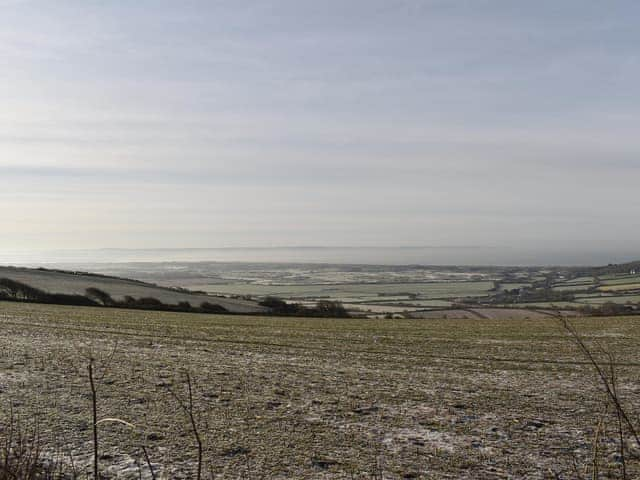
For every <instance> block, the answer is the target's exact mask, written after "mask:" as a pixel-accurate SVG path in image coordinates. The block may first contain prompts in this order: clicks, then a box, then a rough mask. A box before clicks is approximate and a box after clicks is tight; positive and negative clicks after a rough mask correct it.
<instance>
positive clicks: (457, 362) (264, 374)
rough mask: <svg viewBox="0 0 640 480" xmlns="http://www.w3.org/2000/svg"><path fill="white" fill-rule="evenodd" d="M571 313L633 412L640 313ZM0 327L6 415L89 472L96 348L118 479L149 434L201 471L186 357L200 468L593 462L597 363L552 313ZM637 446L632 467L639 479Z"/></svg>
mask: <svg viewBox="0 0 640 480" xmlns="http://www.w3.org/2000/svg"><path fill="white" fill-rule="evenodd" d="M573 322H574V324H575V325H576V327H577V328H578V329H579V330H580V331H582V332H584V334H585V335H586V338H587V339H589V340H594V339H597V340H598V342H599V343H600V344H601V345H602V346H604V347H605V348H608V349H611V350H612V351H615V352H616V362H617V364H618V366H617V373H618V376H619V389H620V393H621V396H622V398H623V400H624V402H625V404H626V405H628V408H629V409H630V412H631V416H632V418H638V416H637V413H638V411H640V403H639V402H638V400H639V399H640V396H639V394H640V380H639V378H638V372H639V371H640V363H638V359H637V354H638V341H639V340H640V318H638V317H621V318H585V319H574V320H573ZM0 328H1V329H2V330H1V331H2V334H1V335H0V352H1V353H0V402H1V403H2V405H3V408H2V409H1V410H0V412H1V413H0V415H1V417H0V425H7V424H8V423H9V416H10V415H11V414H13V416H14V417H15V418H17V419H19V421H20V422H21V424H22V425H24V426H25V428H26V426H27V425H29V424H30V422H34V421H36V420H37V422H38V425H39V426H38V429H39V432H40V434H41V435H42V438H43V441H44V442H45V443H46V444H47V445H48V449H47V452H48V454H49V455H51V456H56V457H58V458H63V459H64V461H67V462H69V463H71V459H73V464H74V466H75V468H76V469H79V470H82V471H88V469H89V463H90V453H91V449H92V436H91V435H92V434H91V395H90V389H89V381H88V377H87V365H88V358H90V357H91V356H93V357H95V358H96V359H97V360H96V367H97V373H98V375H97V379H98V382H97V392H98V416H99V418H107V417H109V418H118V419H122V420H126V421H127V422H130V423H131V424H133V425H134V426H135V427H131V426H126V425H122V424H119V423H115V422H105V423H101V424H100V436H101V460H100V462H101V469H102V470H103V471H104V472H105V473H107V474H110V475H111V478H114V477H117V478H138V476H139V474H140V471H141V472H142V476H143V477H144V478H151V475H150V472H149V471H148V469H147V467H146V466H145V462H144V460H142V452H141V445H145V446H146V447H147V451H148V453H149V457H150V460H151V462H152V463H153V465H154V468H155V469H156V470H157V472H161V474H159V475H158V478H195V476H194V469H195V465H196V457H197V450H196V442H195V440H194V436H193V435H192V432H191V427H190V424H189V419H188V418H187V416H186V415H185V412H184V411H183V410H181V408H180V399H181V400H185V399H186V393H185V376H184V372H185V371H188V372H189V373H190V375H191V378H192V380H193V404H194V409H195V419H196V421H197V424H198V427H199V430H200V432H201V435H202V441H203V445H204V466H205V468H204V470H205V472H206V476H205V477H207V478H208V477H209V475H210V473H213V475H215V476H216V478H269V479H270V478H278V479H284V478H345V479H351V478H362V479H364V478H389V479H391V478H429V479H431V478H433V479H441V478H466V479H485V478H486V479H490V478H577V477H578V475H577V474H576V470H575V468H578V469H579V470H581V471H582V473H586V471H587V467H589V465H590V464H591V458H592V438H593V435H594V430H595V428H596V425H597V423H598V418H599V415H600V413H601V411H602V405H603V403H602V398H603V395H602V392H601V389H600V387H599V385H598V383H597V381H596V380H595V377H594V373H593V370H592V368H591V366H590V365H588V364H586V362H584V359H583V358H582V356H581V355H580V354H579V352H578V351H577V350H576V348H575V346H574V345H573V343H572V342H571V341H570V340H569V339H568V338H567V336H566V335H565V333H564V332H563V330H562V329H561V327H560V326H559V324H558V323H557V321H555V320H554V319H550V318H540V319H535V320H533V319H526V320H524V319H514V320H509V321H498V320H491V319H468V320H393V321H391V320H353V319H351V320H327V319H293V318H286V319H282V318H273V317H264V318H263V317H255V316H254V317H241V316H213V315H196V314H173V313H160V312H140V311H127V310H117V309H99V308H78V307H58V306H42V305H32V304H12V303H0ZM114 347H115V350H114ZM109 359H110V360H109ZM105 364H108V365H109V368H108V369H107V370H106V373H105V374H104V376H103V375H102V366H103V365H105ZM10 406H11V408H9V407H10ZM604 425H605V428H604V432H603V433H601V435H600V440H601V445H600V451H601V455H602V461H601V467H600V471H601V474H602V475H603V477H602V478H616V476H618V475H619V472H620V462H619V460H620V459H619V458H618V457H616V451H615V441H614V440H615V438H616V435H617V433H616V431H615V428H614V425H613V423H611V424H609V423H608V422H604ZM0 428H3V427H0ZM6 432H7V430H6V428H4V429H2V430H0V437H2V436H3V435H5V436H6ZM629 455H630V456H629V458H628V459H627V465H626V468H627V473H628V475H629V477H628V478H637V475H639V474H640V470H638V466H637V459H634V458H633V455H635V453H634V452H633V451H632V452H631V453H630V454H629ZM138 465H140V467H138ZM575 465H577V467H576V466H575ZM589 478H591V477H589Z"/></svg>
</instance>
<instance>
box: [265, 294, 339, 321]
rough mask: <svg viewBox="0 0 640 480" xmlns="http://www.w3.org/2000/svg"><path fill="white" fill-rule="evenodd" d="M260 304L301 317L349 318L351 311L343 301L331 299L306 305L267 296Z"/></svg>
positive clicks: (284, 313)
mask: <svg viewBox="0 0 640 480" xmlns="http://www.w3.org/2000/svg"><path fill="white" fill-rule="evenodd" d="M260 305H262V306H264V307H268V308H269V309H270V310H271V311H272V312H273V313H274V314H276V315H287V316H289V315H291V316H300V317H332V318H348V317H349V316H350V315H349V312H347V310H346V309H345V308H344V306H343V305H342V303H340V302H334V301H330V300H321V301H319V302H318V303H316V305H315V307H306V306H304V305H300V304H299V303H287V302H285V301H284V300H282V299H281V298H277V297H267V298H265V299H264V300H263V301H262V302H260Z"/></svg>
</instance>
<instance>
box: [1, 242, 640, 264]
mask: <svg viewBox="0 0 640 480" xmlns="http://www.w3.org/2000/svg"><path fill="white" fill-rule="evenodd" d="M638 257H640V250H635V251H616V252H610V251H598V252H594V251H588V250H581V249H578V248H576V249H575V250H544V249H534V248H514V247H504V246H478V245H470V246H450V247H448V246H398V247H394V246H342V247H331V246H293V247H288V246H274V247H271V246H269V247H216V248H150V249H125V248H101V249H84V250H79V249H77V250H76V249H68V250H62V249H58V250H53V249H52V250H48V251H43V250H40V251H35V250H33V251H29V250H13V251H7V250H0V264H2V265H20V266H39V265H51V264H78V263H121V262H248V263H319V264H366V265H434V266H436V265H469V266H520V265H522V266H534V265H535V266H543V265H562V266H593V265H606V264H609V263H623V262H626V261H631V260H634V259H637V258H638Z"/></svg>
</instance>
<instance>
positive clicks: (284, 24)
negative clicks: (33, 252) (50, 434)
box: [0, 0, 640, 256]
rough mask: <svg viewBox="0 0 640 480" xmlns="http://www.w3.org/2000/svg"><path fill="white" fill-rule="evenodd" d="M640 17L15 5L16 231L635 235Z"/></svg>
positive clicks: (96, 236) (9, 203)
mask: <svg viewBox="0 0 640 480" xmlns="http://www.w3.org/2000/svg"><path fill="white" fill-rule="evenodd" d="M638 18H640V7H639V6H638V3H637V2H632V1H627V2H625V1H622V2H616V3H615V4H610V3H609V4H607V3H605V2H597V1H566V2H555V1H541V2H506V1H498V0H496V1H488V0H487V1H484V0H481V1H473V2H471V1H469V2H467V1H459V2H450V1H411V0H405V1H393V2H389V1H382V0H380V1H377V0H373V1H372V0H367V1H364V0H363V1H350V2H338V1H335V2H334V1H327V2H315V1H300V0H296V1H293V0H291V1H288V0H285V1H273V2H271V1H270V2H257V1H244V2H242V1H240V2H237V1H234V2H226V1H222V2H210V1H184V2H172V1H157V0H155V1H150V0H149V1H144V0H143V1H138V2H126V1H115V2H84V1H60V2H55V5H54V4H53V3H50V2H35V1H34V2H31V1H5V2H0V104H1V105H2V106H3V108H2V109H1V110H0V181H1V182H2V189H1V191H0V218H2V226H3V228H2V230H3V234H2V236H0V248H5V249H17V248H36V249H48V248H98V247H133V248H142V247H216V246H261V245H453V246H456V245H484V246H491V247H493V246H508V247H514V246H525V247H526V248H528V249H532V248H539V249H542V250H544V249H556V250H557V249H562V248H565V249H567V250H572V249H579V248H582V249H585V250H589V251H596V250H601V251H611V252H615V251H617V250H620V249H624V250H625V251H630V250H632V249H633V248H635V245H636V244H637V243H638V242H637V241H638V239H639V238H640V222H637V221H635V216H636V215H637V212H638V211H639V208H640V195H639V192H640V180H639V179H640V156H639V154H640V140H639V138H638V135H637V125H639V124H640V51H639V49H638V45H639V44H640V33H639V30H638V29H637V19H638ZM638 254H639V256H640V249H639V250H638Z"/></svg>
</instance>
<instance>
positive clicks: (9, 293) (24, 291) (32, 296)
mask: <svg viewBox="0 0 640 480" xmlns="http://www.w3.org/2000/svg"><path fill="white" fill-rule="evenodd" d="M0 300H5V301H12V302H31V303H49V304H56V305H77V306H83V307H112V308H131V309H139V310H159V311H164V312H189V313H226V314H229V313H231V312H229V311H228V310H227V309H225V308H224V307H223V306H221V305H218V304H215V303H211V302H202V303H201V304H200V305H199V306H193V305H191V304H190V303H189V302H179V303H177V304H175V305H171V304H167V303H163V302H161V301H160V300H158V299H157V298H153V297H142V298H134V297H131V296H128V295H127V296H125V297H124V298H123V299H122V300H116V299H114V298H113V297H112V296H111V295H110V294H109V293H107V292H105V291H104V290H100V289H99V288H95V287H90V288H87V289H86V290H85V294H84V295H68V294H62V293H48V292H45V291H43V290H40V289H39V288H35V287H32V286H31V285H27V284H26V283H22V282H19V281H17V280H12V279H10V278H0ZM260 305H262V306H265V307H267V308H269V310H270V311H269V313H271V314H273V315H287V316H303V317H335V318H347V317H349V313H348V312H347V311H346V309H345V308H344V306H343V305H342V304H341V303H340V302H333V301H328V300H323V301H319V302H318V303H317V304H316V305H315V306H314V307H306V306H304V305H300V304H297V303H287V302H285V301H284V300H281V299H279V298H276V297H267V298H265V299H264V300H263V301H262V302H260Z"/></svg>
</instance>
